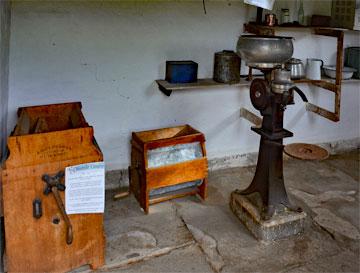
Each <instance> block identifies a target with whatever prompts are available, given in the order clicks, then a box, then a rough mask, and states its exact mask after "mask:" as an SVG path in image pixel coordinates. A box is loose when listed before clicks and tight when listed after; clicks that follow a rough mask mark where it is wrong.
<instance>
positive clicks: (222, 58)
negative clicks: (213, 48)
mask: <svg viewBox="0 0 360 273" xmlns="http://www.w3.org/2000/svg"><path fill="white" fill-rule="evenodd" d="M214 59H215V60H214V81H217V82H221V83H229V84H232V83H237V82H239V81H240V62H241V60H240V57H239V56H238V55H237V54H236V53H235V52H234V51H231V50H223V51H220V52H216V53H215V58H214Z"/></svg>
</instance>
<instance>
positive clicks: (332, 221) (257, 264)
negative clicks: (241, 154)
mask: <svg viewBox="0 0 360 273" xmlns="http://www.w3.org/2000/svg"><path fill="white" fill-rule="evenodd" d="M359 155H360V154H359V151H355V152H351V153H347V154H342V155H337V156H331V157H330V158H329V159H327V160H325V161H322V162H310V161H307V162H305V161H299V160H293V159H289V160H286V161H285V163H284V172H285V173H284V176H285V183H286V187H287V190H288V194H289V196H290V199H291V200H292V202H293V203H295V204H297V205H300V206H301V207H302V208H303V209H304V210H305V211H306V212H307V214H308V217H307V220H306V221H307V222H306V229H305V232H304V233H303V234H300V235H297V236H293V237H291V238H287V239H282V240H278V241H271V242H262V241H257V240H256V239H254V237H252V235H251V234H250V233H249V231H248V230H247V229H246V228H245V227H244V226H243V225H242V224H241V223H240V221H239V220H238V219H237V218H236V217H235V216H234V215H233V213H232V212H231V211H230V209H229V196H230V193H231V192H232V191H233V190H234V189H237V188H239V189H242V188H245V187H246V186H247V185H248V184H249V183H250V182H251V179H252V177H253V174H254V170H255V167H248V168H232V169H226V170H221V171H215V172H212V173H210V174H209V197H208V199H207V200H206V201H205V202H203V201H200V199H198V198H197V197H186V198H182V199H177V200H173V201H169V202H165V203H161V204H158V205H154V206H151V208H150V213H149V215H144V213H143V212H142V211H141V210H140V208H139V205H138V204H137V202H136V200H135V198H134V197H133V196H132V195H130V196H129V197H126V198H124V199H122V200H118V201H113V200H112V196H113V194H114V193H115V192H107V201H106V214H105V230H106V235H107V248H106V265H105V266H104V267H103V268H102V269H101V270H100V271H104V272H224V273H225V272H236V273H237V272H359V271H360V267H359V258H360V255H359V242H360V233H359V230H360V224H359V220H360V219H359V217H360V214H359V166H360V165H359V164H360V162H359Z"/></svg>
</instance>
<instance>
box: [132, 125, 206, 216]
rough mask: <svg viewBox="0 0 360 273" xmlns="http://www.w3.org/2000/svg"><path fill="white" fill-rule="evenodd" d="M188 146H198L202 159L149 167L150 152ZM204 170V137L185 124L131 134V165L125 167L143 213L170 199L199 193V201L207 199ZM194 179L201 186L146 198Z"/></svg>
mask: <svg viewBox="0 0 360 273" xmlns="http://www.w3.org/2000/svg"><path fill="white" fill-rule="evenodd" d="M188 143H199V145H200V146H201V152H202V157H200V158H195V159H192V160H187V161H183V162H179V163H175V164H169V165H164V166H159V167H149V165H148V163H149V161H148V156H149V153H150V151H151V150H154V149H157V148H162V147H170V146H175V145H181V144H188ZM207 167H208V165H207V158H206V149H205V137H204V135H203V134H202V133H201V132H199V131H197V130H195V129H194V128H192V127H191V126H189V125H183V126H178V127H172V128H164V129H158V130H151V131H143V132H133V133H132V140H131V166H130V167H129V177H130V190H131V192H133V193H134V195H135V197H136V199H137V200H138V202H139V203H140V206H141V207H142V208H143V210H144V211H145V213H148V212H149V205H151V204H155V203H159V202H162V201H166V200H170V199H173V198H179V197H183V196H186V195H195V194H199V195H200V197H201V198H202V199H205V198H206V196H207V175H208V168H207ZM194 180H202V184H201V185H200V186H197V187H193V188H191V189H184V190H181V191H175V192H172V193H167V194H162V195H158V196H155V197H152V198H150V193H151V191H153V190H156V189H160V188H164V187H170V186H174V185H180V184H183V183H185V182H189V181H194Z"/></svg>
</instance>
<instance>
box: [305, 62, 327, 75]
mask: <svg viewBox="0 0 360 273" xmlns="http://www.w3.org/2000/svg"><path fill="white" fill-rule="evenodd" d="M323 65H324V62H323V61H322V60H320V59H306V78H307V79H309V80H321V68H322V67H323Z"/></svg>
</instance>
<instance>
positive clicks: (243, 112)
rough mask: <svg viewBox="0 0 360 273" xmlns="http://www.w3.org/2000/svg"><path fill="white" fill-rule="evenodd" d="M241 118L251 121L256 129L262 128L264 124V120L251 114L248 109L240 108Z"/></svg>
mask: <svg viewBox="0 0 360 273" xmlns="http://www.w3.org/2000/svg"><path fill="white" fill-rule="evenodd" d="M240 117H242V118H244V119H246V120H248V121H250V122H251V123H252V124H254V125H255V126H256V127H261V124H262V118H261V117H259V116H258V115H256V114H254V113H253V112H250V111H249V110H247V109H246V108H243V107H242V108H240Z"/></svg>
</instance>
